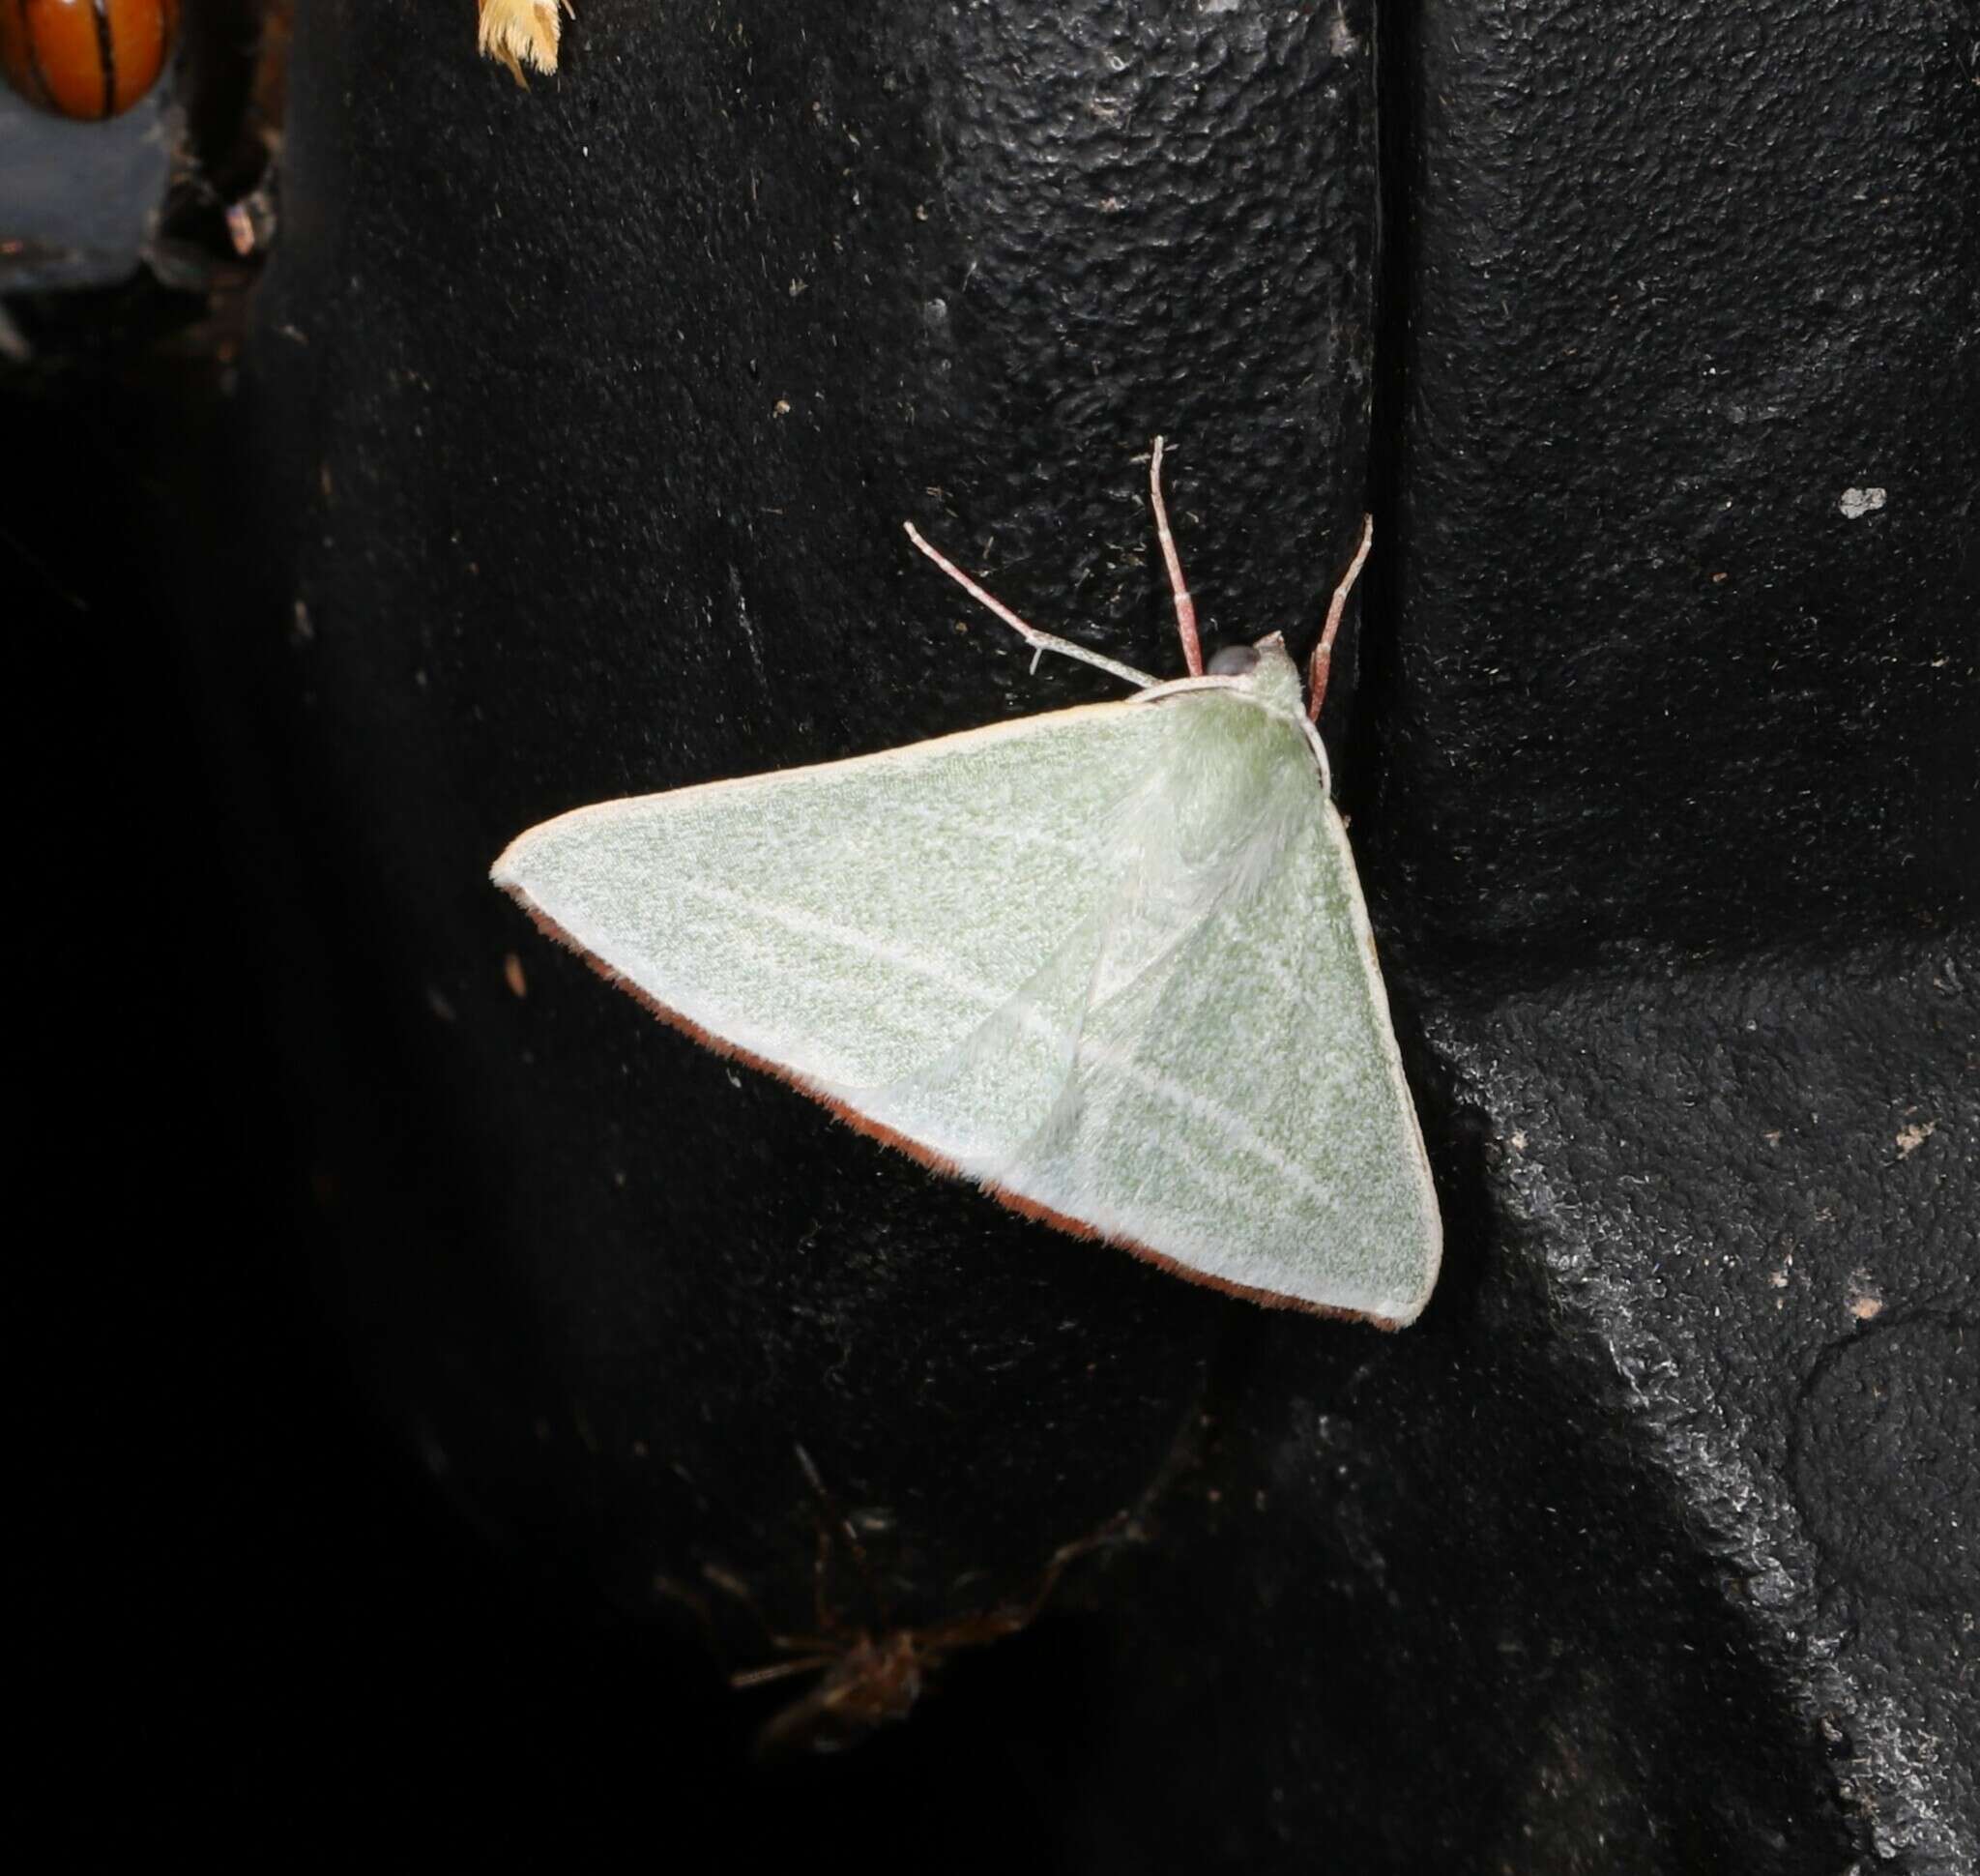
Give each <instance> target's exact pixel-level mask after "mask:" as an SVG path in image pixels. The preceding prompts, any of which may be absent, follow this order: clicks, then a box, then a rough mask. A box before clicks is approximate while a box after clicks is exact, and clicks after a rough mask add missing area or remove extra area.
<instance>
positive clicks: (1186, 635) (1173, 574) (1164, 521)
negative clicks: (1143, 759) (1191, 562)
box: [1149, 436, 1203, 678]
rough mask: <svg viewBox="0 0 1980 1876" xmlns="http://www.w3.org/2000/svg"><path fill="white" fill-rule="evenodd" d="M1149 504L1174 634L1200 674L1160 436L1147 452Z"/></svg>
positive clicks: (1198, 643) (1198, 642)
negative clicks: (1172, 603) (1166, 498)
mask: <svg viewBox="0 0 1980 1876" xmlns="http://www.w3.org/2000/svg"><path fill="white" fill-rule="evenodd" d="M1149 506H1150V508H1151V509H1153V510H1154V513H1155V538H1156V539H1157V540H1158V541H1160V542H1161V543H1162V559H1163V560H1164V561H1165V562H1166V563H1167V564H1168V568H1169V591H1170V592H1171V593H1172V594H1174V595H1175V597H1176V635H1177V637H1179V639H1181V640H1182V661H1183V663H1184V664H1186V665H1187V666H1188V667H1189V675H1190V676H1191V677H1193V678H1200V677H1202V676H1203V641H1202V639H1200V638H1199V637H1198V636H1197V632H1196V601H1194V600H1192V599H1191V598H1190V597H1189V588H1188V587H1186V586H1185V585H1183V583H1182V562H1181V561H1180V560H1179V558H1178V557H1177V553H1176V537H1175V536H1174V535H1173V534H1171V533H1170V532H1169V510H1168V508H1167V506H1166V505H1165V504H1164V502H1163V500H1162V439H1161V438H1160V437H1159V436H1158V437H1156V438H1155V447H1154V449H1153V450H1152V451H1151V452H1150V455H1149Z"/></svg>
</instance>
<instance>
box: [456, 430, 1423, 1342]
mask: <svg viewBox="0 0 1980 1876" xmlns="http://www.w3.org/2000/svg"><path fill="white" fill-rule="evenodd" d="M1161 464H1162V443H1161V439H1160V438H1159V437H1158V438H1156V440H1155V445H1154V453H1153V457H1152V460H1151V462H1150V472H1149V486H1150V506H1151V507H1152V509H1153V513H1154V518H1155V527H1156V532H1157V536H1158V538H1159V540H1160V542H1161V546H1162V553H1163V558H1164V560H1165V562H1166V564H1167V566H1168V569H1169V577H1170V583H1171V586H1172V588H1173V589H1174V593H1175V603H1176V621H1177V630H1178V631H1179V635H1180V637H1181V640H1182V650H1183V656H1184V660H1185V662H1186V663H1187V665H1188V667H1189V672H1190V675H1189V676H1188V677H1186V678H1183V679H1180V680H1179V681H1177V682H1175V683H1169V684H1164V683H1159V682H1157V681H1156V680H1155V679H1153V678H1151V677H1148V676H1145V675H1144V674H1143V673H1142V672H1139V671H1135V670H1132V669H1130V668H1129V667H1128V666H1126V665H1124V664H1120V663H1117V662H1115V660H1112V659H1107V658H1102V657H1100V656H1099V655H1098V654H1096V653H1092V652H1089V651H1087V650H1085V649H1084V648H1083V647H1080V646H1077V645H1072V644H1069V643H1067V642H1065V641H1064V640H1062V639H1057V638H1054V637H1052V636H1050V635H1049V634H1047V633H1045V632H1041V631H1038V630H1035V629H1034V628H1033V627H1031V626H1029V625H1027V624H1026V623H1025V622H1024V621H1023V620H1022V619H1019V618H1018V617H1017V615H1016V614H1015V613H1013V612H1011V611H1009V610H1008V609H1007V608H1006V607H1005V606H1004V605H1003V604H1001V603H1000V602H999V601H996V600H994V599H992V598H991V597H990V595H989V594H988V593H986V592H984V591H983V589H982V588H981V587H980V586H978V585H977V584H976V583H975V581H974V580H972V579H971V578H970V577H969V576H968V575H967V574H965V573H964V572H961V571H960V570H959V569H958V568H956V567H954V566H952V565H950V563H949V562H948V561H946V560H945V559H944V558H943V556H942V555H940V554H939V553H937V552H936V551H935V550H934V548H932V547H930V546H929V545H928V543H927V542H924V541H923V540H922V539H921V538H920V536H919V535H918V534H916V532H915V530H914V529H913V528H912V527H910V528H909V529H908V533H909V535H910V536H911V537H912V538H913V540H914V542H915V544H916V545H917V547H919V548H920V549H921V551H922V552H923V553H925V554H927V555H928V557H929V558H930V559H931V560H933V561H935V563H936V564H937V565H938V566H940V567H941V568H943V570H944V571H945V572H947V573H948V574H949V575H950V576H951V577H953V578H954V579H956V580H957V581H959V582H960V583H961V584H962V585H963V586H964V587H966V588H967V589H968V590H969V591H970V592H971V593H972V594H974V595H975V597H976V598H977V599H978V600H980V601H982V602H983V603H984V604H986V605H987V606H989V607H990V608H991V609H992V610H993V611H994V612H996V613H997V615H998V616H999V617H1000V618H1001V619H1003V620H1004V621H1005V623H1006V624H1008V625H1010V626H1012V627H1014V628H1015V629H1016V630H1018V631H1019V632H1021V633H1022V634H1023V635H1024V637H1025V638H1026V640H1027V641H1028V642H1029V643H1031V644H1032V645H1033V646H1034V647H1036V648H1037V650H1038V651H1039V652H1044V651H1047V650H1050V651H1058V652H1063V653H1064V654H1066V655H1067V656H1068V657H1072V658H1077V659H1081V660H1084V661H1086V662H1087V663H1090V664H1097V665H1099V666H1100V667H1101V668H1102V669H1103V670H1107V671H1111V672H1113V673H1114V674H1115V675H1117V676H1119V677H1121V678H1124V679H1126V680H1127V682H1129V683H1130V684H1133V685H1135V686H1137V687H1138V689H1137V691H1136V694H1135V695H1134V696H1132V697H1130V698H1128V699H1126V700H1125V701H1124V702H1121V703H1107V704H1090V705H1086V706H1083V707H1081V708H1078V709H1073V710H1062V711H1057V712H1054V713H1052V714H1050V715H1047V716H1041V717H1029V718H1022V719H1020V720H1018V721H1016V722H1007V723H996V724H993V725H991V726H990V727H988V728H985V729H976V730H968V731H965V732H963V733H962V734H961V735H956V736H942V737H937V738H935V739H934V740H933V741H930V742H926V743H916V744H913V745H911V746H910V747H906V748H900V749H888V750H887V751H885V752H883V753H881V754H879V755H867V756H857V757H854V758H853V759H852V760H850V761H844V762H829V763H824V764H821V765H820V766H818V767H816V768H809V769H793V770H787V771H785V772H783V773H781V774H776V775H766V776H751V777H744V778H742V779H741V780H737V781H716V782H709V783H706V784H704V785H702V786H699V787H693V788H679V789H675V790H673V791H672V792H670V793H667V794H663V795H646V796H641V797H638V798H636V799H633V800H628V801H617V802H601V803H599V804H598V805H597V806H593V807H580V808H577V809H574V810H573V811H572V812H570V813H568V814H562V815H559V816H558V817H557V818H556V819H555V820H551V821H546V822H544V823H543V824H542V825H541V826H540V827H536V828H532V829H531V830H530V831H529V832H528V833H527V834H525V835H521V836H520V838H518V839H517V840H516V841H515V842H514V843H513V844H512V845H511V846H510V848H509V850H508V851H507V852H506V853H505V854H503V856H502V858H501V859H500V860H498V861H497V862H496V863H495V868H494V875H493V877H494V880H495V883H496V884H497V885H498V886H500V887H502V888H503V889H504V890H505V891H506V892H508V893H510V894H512V895H513V896H514V898H515V899H516V900H517V901H518V902H519V903H520V904H521V905H522V907H523V908H524V910H525V911H527V912H528V913H529V914H530V915H531V917H532V918H534V919H535V920H536V921H537V923H539V925H541V926H542V927H543V928H544V930H545V931H547V932H548V933H549V934H550V935H551V936H552V937H555V938H558V939H561V940H563V941H564V942H565V943H567V944H568V945H570V946H572V947H573V948H574V949H575V950H577V951H578V952H580V953H584V954H585V955H586V956H587V957H588V958H589V959H590V961H591V962H592V963H593V964H595V965H596V966H597V968H598V969H599V970H600V971H601V972H603V973H604V974H605V975H606V976H607V977H608V978H610V979H612V980H613V981H614V982H620V983H623V984H624V985H625V987H626V989H628V990H629V991H631V992H632V993H633V995H635V996H636V997H638V998H639V1000H640V1001H641V1002H642V1003H644V1004H646V1005H647V1007H648V1008H649V1009H651V1010H652V1011H655V1013H656V1014H657V1015H660V1016H662V1017H664V1018H666V1019H667V1020H668V1021H669V1022H672V1023H674V1024H675V1025H677V1026H678V1027H680V1028H682V1029H684V1030H685V1031H686V1032H687V1033H688V1034H689V1035H690V1036H693V1037H694V1038H695V1039H696V1040H697V1041H702V1042H705V1043H707V1044H708V1045H709V1046H711V1047H713V1048H715V1049H718V1050H721V1051H722V1052H724V1053H726V1054H732V1055H737V1056H741V1057H742V1058H743V1059H744V1060H745V1061H748V1062H750V1063H752V1064H754V1065H755V1066H756V1067H758V1068H761V1069H765V1070H769V1071H770V1072H771V1073H772V1074H775V1075H778V1076H781V1077H782V1078H783V1079H784V1080H786V1081H788V1082H790V1083H791V1084H792V1085H793V1086H794V1087H796V1088H799V1089H801V1091H802V1092H804V1093H805V1094H808V1095H811V1096H813V1097H815V1098H816V1099H819V1100H821V1101H823V1102H825V1104H826V1105H827V1106H828V1107H830V1108H831V1109H832V1110H833V1112H835V1113H837V1114H839V1115H841V1116H842V1117H843V1118H845V1119H846V1120H848V1121H850V1122H851V1123H852V1124H853V1125H854V1126H855V1127H857V1128H859V1129H860V1130H861V1131H862V1132H866V1133H871V1134H873V1135H875V1136H877V1137H878V1138H880V1139H882V1140H885V1141H888V1142H889V1143H890V1144H892V1145H894V1146H897V1147H900V1148H902V1149H903V1150H904V1151H906V1152H908V1153H910V1154H912V1155H913V1156H914V1157H915V1158H917V1159H919V1160H921V1161H923V1162H924V1163H926V1164H928V1165H931V1166H935V1167H939V1168H941V1169H942V1170H944V1171H947V1172H953V1173H957V1174H960V1175H961V1176H963V1177H965V1178H968V1179H972V1180H975V1182H976V1183H977V1184H978V1185H979V1186H981V1187H983V1188H984V1189H985V1190H986V1191H987V1192H989V1193H990V1194H991V1195H992V1196H993V1197H995V1198H997V1199H1000V1200H1002V1201H1003V1202H1004V1203H1005V1205H1008V1206H1011V1207H1013V1208H1014V1209H1016V1210H1017V1211H1020V1212H1024V1213H1027V1214H1029V1215H1031V1216H1034V1217H1036V1218H1040V1219H1042V1220H1044V1221H1045V1222H1047V1223H1049V1224H1053V1225H1057V1226H1059V1227H1060V1228H1061V1229H1063V1230H1065V1231H1069V1232H1072V1233H1073V1234H1075V1235H1076V1236H1081V1237H1099V1238H1104V1239H1106V1240H1107V1241H1108V1242H1110V1243H1112V1244H1116V1245H1120V1246H1123V1247H1124V1248H1126V1249H1128V1250H1131V1251H1133V1252H1135V1253H1136V1254H1137V1255H1140V1256H1142V1257H1146V1258H1148V1259H1150V1261H1151V1262H1154V1263H1157V1264H1160V1265H1162V1266H1163V1267H1164V1268H1166V1269H1168V1270H1171V1271H1174V1272H1175V1273H1176V1274H1177V1275H1180V1276H1185V1277H1188V1278H1190V1279H1192V1280H1193V1281H1196V1282H1200V1283H1208V1284H1212V1285H1214V1286H1215V1287H1216V1288H1218V1289H1222V1290H1228V1291H1232V1292H1234V1293H1235V1294H1237V1295H1239V1296H1244V1297H1249V1298H1252V1299H1253V1300H1255V1301H1257V1302H1260V1303H1266V1304H1282V1305H1289V1306H1292V1307H1296V1308H1303V1309H1310V1310H1314V1311H1318V1312H1322V1313H1326V1314H1334V1315H1345V1316H1356V1317H1362V1318H1365V1319H1367V1320H1368V1321H1371V1322H1374V1323H1377V1324H1379V1325H1380V1326H1382V1327H1383V1328H1398V1327H1400V1326H1401V1325H1403V1324H1404V1323H1408V1322H1412V1321H1413V1320H1414V1319H1415V1318H1416V1316H1417V1315H1418V1314H1419V1313H1420V1312H1421V1310H1422V1308H1423V1305H1424V1304H1425V1303H1426V1302H1427V1301H1428V1300H1429V1296H1430V1291H1431V1286H1432V1285H1433V1284H1434V1283H1435V1281H1436V1280H1437V1267H1438V1260H1439V1256H1440V1254H1441V1241H1442V1229H1441V1223H1440V1221H1439V1217H1438V1210H1437V1196H1436V1193H1435V1191H1434V1189H1433V1187H1432V1186H1431V1180H1430V1167H1429V1162H1428V1160H1427V1158H1425V1156H1424V1151H1423V1137H1422V1133H1421V1131H1420V1129H1418V1127H1417V1125H1416V1114H1415V1109H1414V1108H1413V1107H1412V1104H1411V1100H1410V1091H1409V1087H1408V1085H1407V1083H1406V1082H1405V1081H1404V1079H1403V1068H1402V1061H1401V1058H1400V1057H1399V1055H1398V1054H1397V1052H1396V1042H1395V1036H1394V1033H1393V1031H1392V1030H1391V1029H1390V1026H1389V1017H1388V1004H1387V999H1386V998H1385V996H1384V995H1383V985H1382V973H1381V970H1380V968H1379V966H1378V965H1377V963H1376V958H1375V943H1374V938H1373V936H1372V934H1371V933H1370V931H1369V926H1368V914H1367V910H1366V908H1365V907H1364V906H1363V904H1362V900H1361V889H1360V884H1359V881H1358V880H1357V879H1356V877H1355V873H1354V855H1353V853H1352V852H1351V851H1350V849H1349V846H1348V836H1347V832H1346V830H1345V829H1344V828H1343V826H1342V824H1341V817H1340V815H1339V814H1338V813H1336V812H1335V810H1334V806H1333V803H1332V801H1331V799H1330V796H1329V792H1328V788H1329V783H1328V774H1327V762H1326V750H1325V747H1323V746H1322V744H1321V740H1320V735H1319V732H1318V731H1317V730H1316V728H1315V727H1314V724H1315V722H1316V720H1317V718H1318V717H1319V712H1320V700H1321V696H1322V694H1323V691H1324V689H1325V683H1326V668H1327V660H1328V658H1329V657H1330V655H1331V651H1332V645H1333V637H1334V633H1335V630H1337V628H1338V627H1339V625H1340V620H1341V613H1342V610H1343V608H1344V607H1345V606H1346V604H1347V599H1348V591H1349V588H1350V587H1351V586H1352V585H1353V583H1354V577H1355V575H1356V573H1358V572H1359V571H1360V568H1361V564H1362V561H1363V560H1364V559H1365V558H1366V557H1367V553H1368V544H1369V542H1368V531H1367V529H1366V527H1365V526H1364V528H1363V532H1362V539H1361V545H1360V549H1359V551H1358V552H1357V553H1356V555H1355V557H1354V565H1353V566H1352V567H1351V568H1350V569H1349V571H1348V573H1347V576H1346V577H1345V578H1344V579H1343V580H1342V581H1341V584H1340V586H1339V588H1338V589H1337V590H1336V591H1335V593H1334V596H1333V603H1332V605H1331V606H1330V607H1329V609H1328V612H1327V620H1326V627H1325V631H1324V632H1323V633H1322V636H1321V641H1320V644H1319V647H1318V648H1317V649H1316V651H1315V653H1314V656H1313V662H1312V667H1311V671H1310V674H1309V701H1308V702H1307V703H1306V704H1305V706H1304V707H1302V704H1301V699H1300V685H1299V673H1298V670H1297V668H1296V666H1295V665H1294V663H1293V660H1292V659H1291V657H1290V656H1289V655H1288V653H1287V651H1286V647H1285V641H1284V640H1283V638H1282V637H1281V636H1280V634H1279V633H1277V632H1273V633H1272V634H1271V635H1270V636H1269V637H1267V638H1263V639H1261V640H1260V641H1259V642H1258V643H1257V644H1256V645H1254V646H1250V647H1241V646H1240V647H1235V648H1233V649H1231V650H1228V651H1224V652H1220V653H1219V654H1217V656H1216V657H1215V658H1213V659H1212V660H1210V664H1209V668H1208V671H1207V672H1206V670H1205V669H1204V664H1203V657H1202V652H1201V650H1200V648H1199V643H1198V637H1197V629H1196V614H1195V605H1194V602H1193V601H1191V599H1190V596H1189V593H1188V590H1187V588H1186V587H1185V586H1184V584H1183V580H1182V571H1181V567H1180V565H1179V561H1178V558H1177V554H1176V546H1175V542H1174V539H1173V537H1172V536H1171V534H1170V531H1169V522H1168V516H1167V514H1166V513H1165V512H1164V508H1163V504H1162V488H1161ZM1033 662H1034V667H1035V664H1036V659H1035V658H1034V660H1033Z"/></svg>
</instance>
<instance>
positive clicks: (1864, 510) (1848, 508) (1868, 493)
mask: <svg viewBox="0 0 1980 1876" xmlns="http://www.w3.org/2000/svg"><path fill="white" fill-rule="evenodd" d="M1889 500H1890V491H1889V490H1888V489H1885V488H1846V489H1844V490H1843V497H1842V500H1841V501H1839V502H1838V503H1837V504H1836V506H1837V507H1838V508H1839V509H1841V510H1842V511H1843V514H1844V516H1845V518H1846V519H1848V520H1851V521H1856V520H1860V519H1862V517H1863V516H1864V515H1866V514H1875V513H1877V511H1878V509H1880V508H1881V507H1882V506H1883V505H1884V503H1886V502H1887V501H1889Z"/></svg>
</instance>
